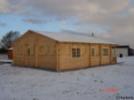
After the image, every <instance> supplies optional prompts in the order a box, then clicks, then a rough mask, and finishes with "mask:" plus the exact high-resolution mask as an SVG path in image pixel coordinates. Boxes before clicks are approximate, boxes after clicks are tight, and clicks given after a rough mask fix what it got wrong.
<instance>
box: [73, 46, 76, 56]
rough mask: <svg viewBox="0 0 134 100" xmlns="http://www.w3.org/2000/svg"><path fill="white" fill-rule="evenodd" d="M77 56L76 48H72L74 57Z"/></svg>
mask: <svg viewBox="0 0 134 100" xmlns="http://www.w3.org/2000/svg"><path fill="white" fill-rule="evenodd" d="M75 56H76V49H75V48H72V57H75Z"/></svg>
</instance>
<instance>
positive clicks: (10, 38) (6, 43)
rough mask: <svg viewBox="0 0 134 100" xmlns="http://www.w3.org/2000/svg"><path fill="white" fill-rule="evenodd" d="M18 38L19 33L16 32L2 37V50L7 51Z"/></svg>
mask: <svg viewBox="0 0 134 100" xmlns="http://www.w3.org/2000/svg"><path fill="white" fill-rule="evenodd" d="M19 36H20V33H19V32H17V31H10V32H8V33H6V35H5V36H3V38H2V40H1V44H2V48H3V49H5V50H7V49H8V48H10V47H11V45H12V43H13V42H14V41H15V40H16V39H17V38H18V37H19Z"/></svg>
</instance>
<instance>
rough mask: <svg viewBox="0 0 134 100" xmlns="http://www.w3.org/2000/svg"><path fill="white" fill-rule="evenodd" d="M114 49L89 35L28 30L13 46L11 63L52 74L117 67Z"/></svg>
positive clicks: (110, 43)
mask: <svg viewBox="0 0 134 100" xmlns="http://www.w3.org/2000/svg"><path fill="white" fill-rule="evenodd" d="M115 46H116V44H114V43H112V42H108V41H105V40H102V39H98V38H96V37H91V36H85V35H80V34H72V33H52V32H36V31H33V30H28V31H27V32H25V33H24V34H23V35H22V36H21V37H20V38H18V39H17V40H16V41H15V42H14V44H13V48H14V50H13V54H14V55H13V63H14V64H15V65H18V66H25V67H33V68H43V69H49V70H54V71H65V70H74V69H81V68H90V67H94V66H101V65H108V64H116V62H117V61H116V55H115Z"/></svg>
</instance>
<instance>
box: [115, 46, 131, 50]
mask: <svg viewBox="0 0 134 100" xmlns="http://www.w3.org/2000/svg"><path fill="white" fill-rule="evenodd" d="M116 48H127V49H129V48H130V47H129V45H120V46H117V47H116Z"/></svg>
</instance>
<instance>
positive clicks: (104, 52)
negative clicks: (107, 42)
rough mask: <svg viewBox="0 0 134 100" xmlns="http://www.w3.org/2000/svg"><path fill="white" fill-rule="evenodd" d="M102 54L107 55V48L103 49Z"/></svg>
mask: <svg viewBox="0 0 134 100" xmlns="http://www.w3.org/2000/svg"><path fill="white" fill-rule="evenodd" d="M103 56H108V49H106V48H104V49H103Z"/></svg>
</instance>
